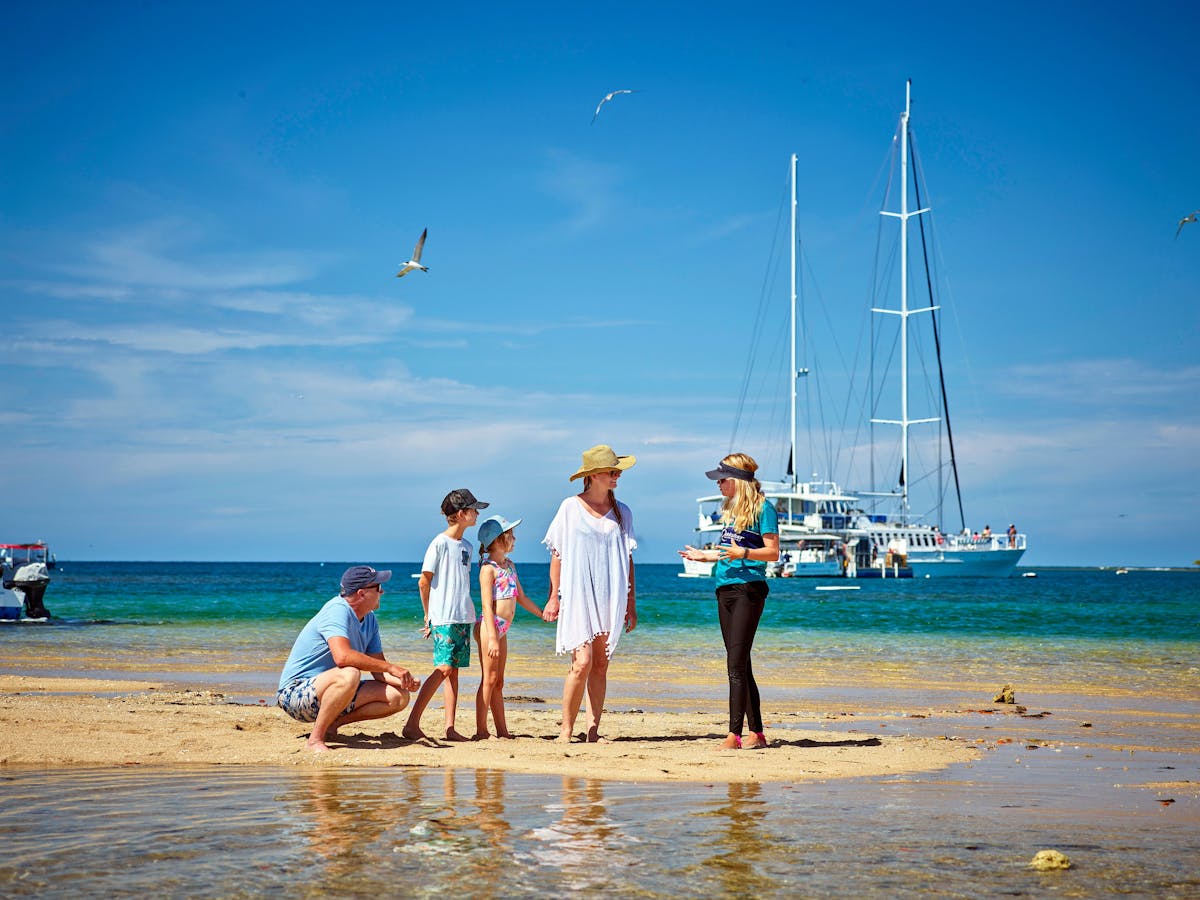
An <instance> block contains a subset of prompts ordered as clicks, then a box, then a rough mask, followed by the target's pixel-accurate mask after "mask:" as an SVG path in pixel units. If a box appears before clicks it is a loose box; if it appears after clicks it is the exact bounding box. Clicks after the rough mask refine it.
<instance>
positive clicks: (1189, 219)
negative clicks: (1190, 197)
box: [1175, 209, 1200, 238]
mask: <svg viewBox="0 0 1200 900" xmlns="http://www.w3.org/2000/svg"><path fill="white" fill-rule="evenodd" d="M1197 214H1200V209H1197V210H1195V211H1194V212H1193V213H1192V214H1191V215H1190V216H1184V217H1183V218H1182V219H1180V220H1179V227H1178V228H1176V229H1175V237H1177V238H1178V237H1179V232H1181V231H1183V226H1184V225H1186V224H1187V223H1188V222H1195V221H1196V215H1197Z"/></svg>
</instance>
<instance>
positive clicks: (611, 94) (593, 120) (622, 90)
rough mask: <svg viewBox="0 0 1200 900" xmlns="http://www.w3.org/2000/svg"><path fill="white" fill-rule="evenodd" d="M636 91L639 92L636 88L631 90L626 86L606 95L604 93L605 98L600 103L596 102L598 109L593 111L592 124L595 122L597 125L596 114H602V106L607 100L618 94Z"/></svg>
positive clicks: (634, 92)
mask: <svg viewBox="0 0 1200 900" xmlns="http://www.w3.org/2000/svg"><path fill="white" fill-rule="evenodd" d="M636 93H637V91H636V90H634V91H631V90H627V89H624V88H622V89H621V90H619V91H613V92H612V93H610V94H605V95H604V99H603V100H601V101H600V102H599V103H597V104H596V111H595V112H594V113H592V124H593V125H595V124H596V116H598V115H600V107H602V106H603V105H604V104H605V103H607V102H608V101H609V100H611V99H612V98H613V97H615V96H617V94H636Z"/></svg>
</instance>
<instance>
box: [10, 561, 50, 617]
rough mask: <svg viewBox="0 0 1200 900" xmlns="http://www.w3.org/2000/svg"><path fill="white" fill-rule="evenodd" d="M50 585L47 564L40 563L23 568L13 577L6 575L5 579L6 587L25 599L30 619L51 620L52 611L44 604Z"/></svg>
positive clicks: (26, 613)
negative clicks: (47, 588)
mask: <svg viewBox="0 0 1200 900" xmlns="http://www.w3.org/2000/svg"><path fill="white" fill-rule="evenodd" d="M49 584H50V576H49V575H47V574H46V564H45V563H40V562H37V563H29V564H27V565H24V566H21V567H20V568H19V569H17V570H15V571H14V572H13V573H12V575H11V576H9V575H8V574H7V573H6V574H5V577H4V587H5V588H6V589H9V590H11V591H12V592H13V593H19V594H21V595H22V597H23V598H24V602H25V616H26V618H29V619H48V618H50V611H49V610H48V609H46V607H45V606H44V605H43V603H42V600H43V598H44V597H45V596H46V587H47V585H49Z"/></svg>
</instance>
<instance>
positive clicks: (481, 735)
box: [471, 731, 491, 741]
mask: <svg viewBox="0 0 1200 900" xmlns="http://www.w3.org/2000/svg"><path fill="white" fill-rule="evenodd" d="M490 738H491V734H489V733H488V732H486V731H477V732H475V734H474V735H473V736H472V737H471V740H473V741H486V740H489V739H490Z"/></svg>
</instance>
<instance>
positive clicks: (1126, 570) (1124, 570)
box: [1114, 569, 1129, 575]
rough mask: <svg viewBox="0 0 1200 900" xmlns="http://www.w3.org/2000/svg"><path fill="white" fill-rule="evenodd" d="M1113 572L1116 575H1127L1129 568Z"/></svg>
mask: <svg viewBox="0 0 1200 900" xmlns="http://www.w3.org/2000/svg"><path fill="white" fill-rule="evenodd" d="M1114 574H1116V575H1128V574H1129V570H1128V569H1117V571H1116V572H1115V573H1114Z"/></svg>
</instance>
